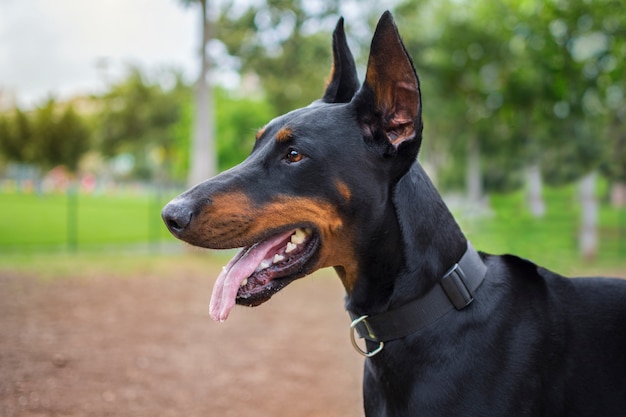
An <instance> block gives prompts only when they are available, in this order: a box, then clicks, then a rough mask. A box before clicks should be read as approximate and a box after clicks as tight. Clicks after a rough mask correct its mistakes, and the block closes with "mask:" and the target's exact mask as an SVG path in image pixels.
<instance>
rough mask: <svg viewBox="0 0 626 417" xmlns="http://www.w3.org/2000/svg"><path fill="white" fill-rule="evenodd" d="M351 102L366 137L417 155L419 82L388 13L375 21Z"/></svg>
mask: <svg viewBox="0 0 626 417" xmlns="http://www.w3.org/2000/svg"><path fill="white" fill-rule="evenodd" d="M355 103H356V105H357V112H358V115H359V122H360V123H361V128H362V130H363V133H364V135H365V136H366V138H368V139H371V140H373V141H375V142H380V141H381V140H383V141H384V142H386V144H385V146H386V147H388V146H389V144H390V145H391V146H392V148H391V149H390V150H391V151H392V152H394V151H395V150H397V149H398V147H399V146H400V145H401V144H403V143H406V142H410V143H413V144H414V145H415V146H413V147H412V148H413V149H415V154H417V149H419V145H420V143H419V142H420V141H421V133H422V121H421V107H422V104H421V97H420V86H419V80H418V78H417V74H416V72H415V68H414V67H413V62H412V61H411V58H410V56H409V54H408V53H407V51H406V49H405V47H404V44H403V43H402V40H401V39H400V34H399V33H398V29H397V28H396V25H395V23H394V21H393V17H392V16H391V13H389V12H388V11H387V12H385V13H384V14H383V15H382V17H381V18H380V20H379V21H378V25H377V27H376V32H375V33H374V37H373V39H372V46H371V49H370V56H369V60H368V63H367V73H366V76H365V82H364V83H363V86H362V87H361V89H360V90H359V92H358V93H357V97H356V98H355Z"/></svg>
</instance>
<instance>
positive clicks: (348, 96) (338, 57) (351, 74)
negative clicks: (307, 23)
mask: <svg viewBox="0 0 626 417" xmlns="http://www.w3.org/2000/svg"><path fill="white" fill-rule="evenodd" d="M358 89H359V79H358V76H357V73H356V65H355V64H354V58H353V57H352V52H350V48H349V47H348V42H347V41H346V33H345V32H344V30H343V17H342V18H340V19H339V21H338V22H337V26H336V27H335V31H334V32H333V67H332V70H331V72H330V80H329V82H328V85H327V86H326V92H325V93H324V97H322V101H323V102H325V103H349V102H350V101H351V100H352V97H354V93H356V90H358Z"/></svg>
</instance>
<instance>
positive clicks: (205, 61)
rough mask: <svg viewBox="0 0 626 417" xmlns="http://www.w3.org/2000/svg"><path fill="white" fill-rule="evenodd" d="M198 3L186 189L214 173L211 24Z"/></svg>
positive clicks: (204, 0)
mask: <svg viewBox="0 0 626 417" xmlns="http://www.w3.org/2000/svg"><path fill="white" fill-rule="evenodd" d="M200 4H201V6H202V44H201V50H200V57H201V64H200V75H199V77H198V81H197V82H196V105H195V118H194V127H193V136H192V138H191V146H190V155H189V157H190V161H189V162H190V165H189V177H188V179H187V181H188V183H189V186H192V185H195V184H198V183H199V182H202V181H204V180H206V179H207V178H210V177H212V176H213V175H215V174H216V173H217V155H216V151H215V122H214V112H213V94H212V91H211V84H210V82H209V76H210V68H211V65H210V62H209V57H208V55H207V46H208V43H209V41H210V40H211V22H210V20H209V13H208V5H207V0H200Z"/></svg>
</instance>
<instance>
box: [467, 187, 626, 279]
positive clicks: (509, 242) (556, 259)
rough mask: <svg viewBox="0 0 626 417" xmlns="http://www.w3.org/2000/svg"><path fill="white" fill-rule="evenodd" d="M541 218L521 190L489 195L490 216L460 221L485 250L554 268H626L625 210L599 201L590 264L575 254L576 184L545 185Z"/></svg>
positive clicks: (569, 269)
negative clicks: (594, 253)
mask: <svg viewBox="0 0 626 417" xmlns="http://www.w3.org/2000/svg"><path fill="white" fill-rule="evenodd" d="M544 192H545V198H546V203H547V212H546V215H545V217H543V218H540V219H537V218H534V217H532V216H531V214H530V212H529V210H528V208H527V203H526V200H525V196H524V193H523V192H517V193H513V194H505V195H501V194H500V195H498V194H496V195H492V196H490V198H489V203H490V206H491V209H492V215H491V216H487V217H482V218H465V217H463V216H458V217H459V221H460V223H461V225H462V227H463V229H464V231H465V232H466V234H467V236H468V238H469V239H470V240H471V241H472V243H473V245H474V246H475V247H476V248H478V249H480V250H483V251H485V252H490V253H495V254H501V253H512V254H516V255H519V256H522V257H525V258H528V259H531V260H533V261H534V262H536V263H538V264H541V265H544V266H546V267H549V268H553V269H556V270H559V271H561V270H565V271H571V270H579V269H581V268H582V269H588V268H589V270H593V269H594V267H600V266H601V267H603V268H613V267H615V268H617V269H623V268H624V267H626V209H616V208H612V207H610V206H609V205H608V204H605V203H602V204H601V205H600V211H599V228H598V229H599V239H598V240H599V250H598V254H597V257H596V259H595V260H594V261H593V262H588V261H586V260H584V259H581V257H580V256H579V253H578V230H579V221H580V208H579V204H578V200H577V197H576V190H575V189H574V187H564V188H558V189H553V188H546V189H545V190H544Z"/></svg>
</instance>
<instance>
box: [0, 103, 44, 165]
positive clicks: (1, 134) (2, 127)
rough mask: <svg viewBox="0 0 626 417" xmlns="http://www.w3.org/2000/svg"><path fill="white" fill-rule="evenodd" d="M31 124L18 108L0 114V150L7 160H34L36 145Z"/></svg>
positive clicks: (27, 161)
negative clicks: (8, 112) (11, 111)
mask: <svg viewBox="0 0 626 417" xmlns="http://www.w3.org/2000/svg"><path fill="white" fill-rule="evenodd" d="M31 124H32V123H31V121H30V119H29V117H28V116H27V115H26V113H24V112H23V111H22V110H20V109H19V108H16V109H15V111H14V112H13V113H12V114H5V115H0V151H1V152H2V154H3V155H4V156H5V157H6V158H7V159H8V160H9V161H13V162H19V163H30V162H34V161H35V151H36V147H35V144H34V143H33V139H34V138H33V128H32V126H31Z"/></svg>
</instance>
